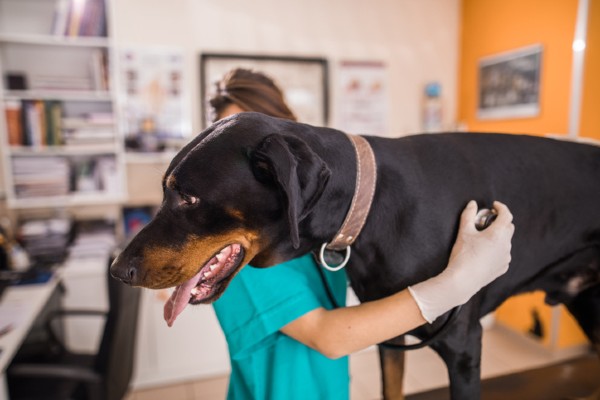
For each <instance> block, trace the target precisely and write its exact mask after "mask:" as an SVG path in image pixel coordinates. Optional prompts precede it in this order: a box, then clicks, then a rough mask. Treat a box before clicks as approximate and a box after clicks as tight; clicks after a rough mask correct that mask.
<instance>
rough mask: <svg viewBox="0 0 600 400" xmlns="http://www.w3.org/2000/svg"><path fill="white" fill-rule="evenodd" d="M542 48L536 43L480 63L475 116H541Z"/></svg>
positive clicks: (491, 57) (486, 117) (505, 117)
mask: <svg viewBox="0 0 600 400" xmlns="http://www.w3.org/2000/svg"><path fill="white" fill-rule="evenodd" d="M542 55H543V46H542V45H541V44H535V45H532V46H527V47H523V48H520V49H516V50H512V51H508V52H505V53H501V54H496V55H492V56H487V57H483V58H482V59H481V60H480V61H479V87H478V105H477V117H478V118H479V119H482V120H485V119H513V118H531V117H537V116H538V115H539V114H540V93H541V87H540V86H541V70H542Z"/></svg>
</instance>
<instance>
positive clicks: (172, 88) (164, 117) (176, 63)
mask: <svg viewBox="0 0 600 400" xmlns="http://www.w3.org/2000/svg"><path fill="white" fill-rule="evenodd" d="M119 57H120V60H119V61H120V62H119V74H120V76H119V78H120V79H119V81H118V82H119V86H118V91H119V99H120V101H121V109H122V112H121V121H120V123H121V127H122V129H123V131H124V132H125V146H126V148H127V150H131V151H150V152H152V151H161V150H164V149H165V148H166V147H169V143H170V142H179V143H180V142H181V141H183V140H185V138H186V137H187V136H188V135H189V132H190V130H191V129H190V126H189V116H188V109H187V106H186V104H187V101H186V95H187V93H186V89H185V88H186V87H187V84H186V76H185V74H184V64H185V58H184V55H183V51H182V50H180V49H172V48H162V47H128V48H123V49H121V50H120V52H119Z"/></svg>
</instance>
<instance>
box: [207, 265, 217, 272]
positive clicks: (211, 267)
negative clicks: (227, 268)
mask: <svg viewBox="0 0 600 400" xmlns="http://www.w3.org/2000/svg"><path fill="white" fill-rule="evenodd" d="M208 267H209V268H210V270H211V271H214V270H215V268H217V267H218V265H217V264H216V263H215V264H213V265H209V266H208Z"/></svg>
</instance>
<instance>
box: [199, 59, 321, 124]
mask: <svg viewBox="0 0 600 400" xmlns="http://www.w3.org/2000/svg"><path fill="white" fill-rule="evenodd" d="M234 68H247V69H251V70H254V71H258V72H262V73H264V74H266V75H267V76H269V77H270V78H271V79H273V80H274V81H275V82H276V83H277V85H278V86H279V87H280V88H281V90H282V91H283V94H284V96H285V99H286V102H287V103H288V105H289V106H290V108H291V109H292V111H293V112H294V113H295V114H296V116H297V117H298V120H299V121H302V122H304V123H307V124H311V125H317V126H325V125H327V122H328V117H329V89H328V88H329V78H328V71H327V60H326V59H324V58H316V57H313V58H310V57H295V56H266V55H241V54H220V53H204V54H201V55H200V98H201V101H202V103H203V107H202V126H203V127H206V126H208V125H209V124H210V122H211V121H212V119H213V117H212V116H211V115H210V108H209V107H208V99H209V98H210V97H211V96H212V95H213V94H214V93H215V92H216V91H217V90H218V86H217V83H218V82H219V80H220V79H221V78H222V77H223V75H225V73H227V72H229V71H230V70H232V69H234Z"/></svg>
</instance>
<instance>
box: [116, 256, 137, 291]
mask: <svg viewBox="0 0 600 400" xmlns="http://www.w3.org/2000/svg"><path fill="white" fill-rule="evenodd" d="M110 274H111V276H112V277H113V278H116V279H119V280H120V281H122V282H123V283H126V284H128V285H134V284H135V283H136V278H137V268H136V267H135V265H134V263H133V262H126V261H123V260H122V257H117V258H116V259H115V260H114V261H113V263H112V264H111V266H110Z"/></svg>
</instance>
